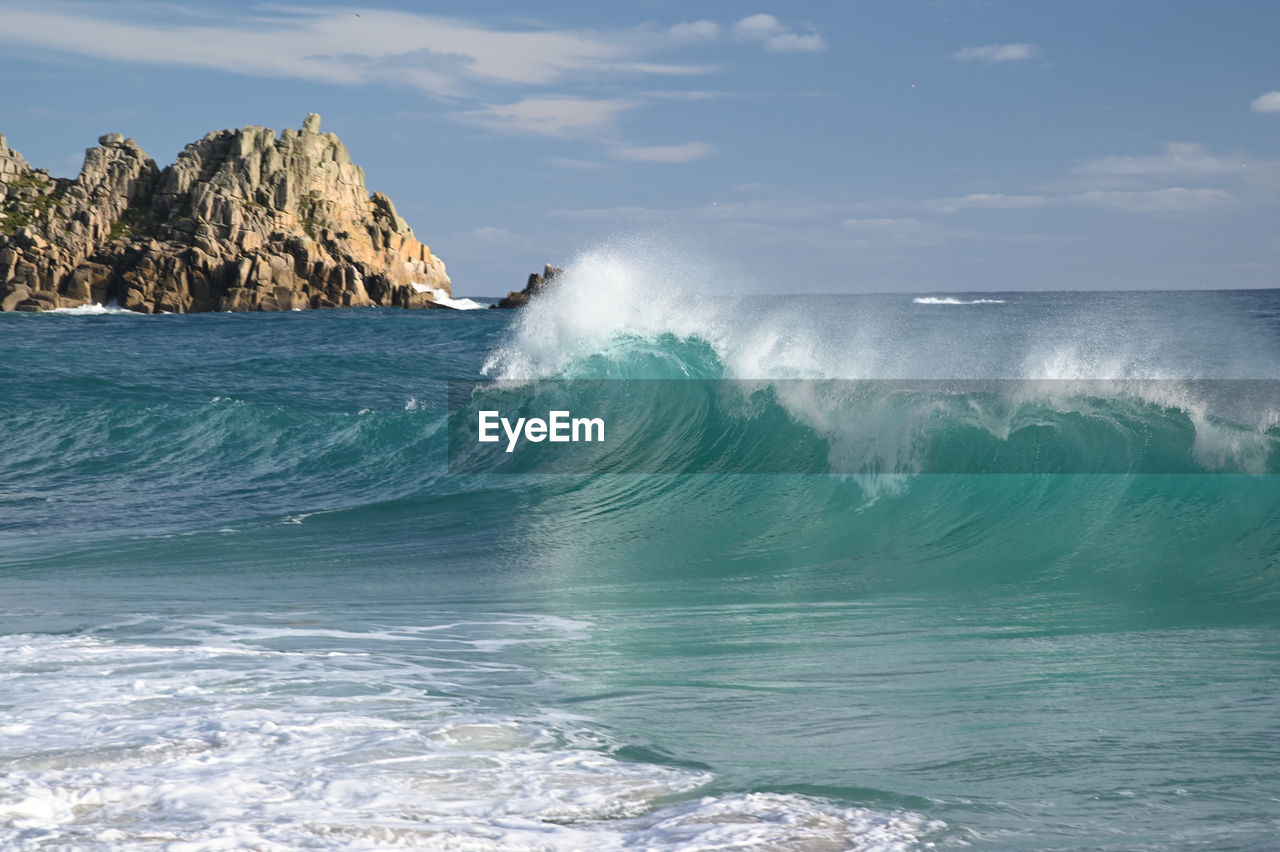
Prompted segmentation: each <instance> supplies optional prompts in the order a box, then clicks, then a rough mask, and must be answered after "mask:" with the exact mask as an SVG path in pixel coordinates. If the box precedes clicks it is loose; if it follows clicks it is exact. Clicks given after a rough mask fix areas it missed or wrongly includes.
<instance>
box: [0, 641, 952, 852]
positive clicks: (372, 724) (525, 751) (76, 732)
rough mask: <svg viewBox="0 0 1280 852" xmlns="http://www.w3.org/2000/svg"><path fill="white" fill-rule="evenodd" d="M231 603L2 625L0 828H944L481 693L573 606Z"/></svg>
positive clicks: (178, 834) (140, 841)
mask: <svg viewBox="0 0 1280 852" xmlns="http://www.w3.org/2000/svg"><path fill="white" fill-rule="evenodd" d="M245 620H246V619H245V618H244V617H243V616H238V617H235V618H232V619H226V620H222V619H216V618H206V619H193V620H188V621H186V622H184V623H179V622H173V621H166V622H163V623H154V622H153V623H147V622H145V621H140V623H139V624H138V625H128V624H125V625H118V626H116V627H115V628H113V629H111V630H110V631H109V632H111V633H117V634H119V633H126V634H127V633H129V632H130V631H131V629H132V628H133V627H134V626H138V627H140V628H141V632H142V633H143V634H145V635H147V636H148V637H149V638H147V639H145V640H129V639H122V638H101V637H95V636H84V635H72V636H55V635H10V636H5V637H3V639H0V661H3V669H2V670H3V674H0V683H2V684H3V690H4V693H5V694H6V695H7V696H10V697H11V698H10V700H9V706H8V708H7V712H6V714H5V717H4V724H3V727H2V728H0V733H3V740H2V741H0V743H2V744H0V845H3V846H4V848H6V849H23V850H38V849H53V848H69V847H74V848H76V849H102V850H106V849H115V848H124V847H136V846H139V845H148V844H151V845H154V844H162V845H164V846H165V847H166V848H170V849H181V850H206V849H207V850H213V849H226V848H254V849H272V850H274V849H296V848H312V849H316V848H319V849H346V848H418V849H421V848H430V849H439V848H465V849H486V850H505V849H564V850H571V849H586V848H591V849H630V848H637V847H640V848H646V849H664V850H703V849H729V848H742V849H745V848H765V847H767V848H777V849H793V848H794V849H816V848H841V849H844V848H853V849H859V848H861V849H886V850H888V849H910V848H915V847H916V846H917V845H918V843H919V841H921V840H922V839H923V838H925V837H929V836H932V835H936V834H937V833H938V832H940V831H942V830H943V828H944V826H943V825H942V823H939V822H936V821H931V820H927V819H925V818H923V817H921V816H919V815H916V814H911V813H905V812H903V813H877V812H873V811H870V810H866V809H861V808H847V807H839V806H836V805H834V804H832V803H828V802H825V801H823V800H820V799H814V798H809V797H804V796H796V795H782V794H754V793H740V794H722V795H703V796H698V795H697V794H698V792H699V791H700V790H704V789H706V788H707V786H708V785H709V784H711V783H712V781H713V780H714V778H713V776H712V774H711V773H709V772H706V771H701V770H697V769H689V768H683V767H678V766H667V765H660V764H655V763H646V762H637V761H634V760H623V759H620V758H619V757H617V756H616V753H617V751H618V744H617V743H615V742H614V741H613V740H612V738H611V736H610V735H609V734H608V733H607V732H605V731H602V730H600V729H598V728H596V727H594V726H593V725H592V724H591V722H590V720H589V719H586V718H584V717H579V716H571V715H566V714H564V713H562V712H556V711H550V710H545V709H539V708H538V707H537V706H536V703H535V702H527V703H525V704H524V706H523V707H521V708H520V709H518V710H516V712H512V711H513V710H515V709H516V708H510V707H509V708H505V709H504V708H503V707H502V706H500V705H501V704H502V702H495V701H493V700H492V699H491V698H489V697H487V693H488V690H487V689H486V686H488V685H490V682H491V679H492V678H493V677H494V676H495V673H500V672H503V671H505V672H506V676H507V677H508V679H510V680H511V681H513V682H520V681H522V680H523V681H527V682H528V687H527V689H528V690H529V691H530V692H531V693H534V694H536V692H537V690H538V689H539V685H538V683H539V680H540V678H541V677H542V675H539V674H537V673H535V672H531V671H527V670H523V669H521V667H520V666H519V665H518V664H514V663H512V662H510V661H509V660H508V654H507V653H506V652H508V651H509V649H510V648H511V647H512V646H513V645H521V644H528V643H547V642H558V641H573V640H574V639H575V638H576V637H580V636H581V635H582V633H583V631H584V630H589V629H590V625H588V624H586V623H584V622H577V621H568V620H564V619H556V618H549V617H539V616H511V615H495V616H492V617H482V618H480V619H471V620H467V619H458V618H451V619H450V620H448V621H445V622H442V623H439V624H429V625H425V626H423V625H384V626H380V627H377V628H374V627H370V628H369V629H365V630H359V629H345V630H337V629H329V628H324V627H313V628H308V627H303V626H296V627H290V626H285V625H278V624H277V625H272V624H259V625H257V626H246V625H245ZM157 627H158V628H159V634H160V635H159V636H157V635H156V630H157ZM415 647H417V648H418V651H417V652H416V653H415V652H414V651H412V650H411V649H413V648H415ZM406 650H408V651H409V653H407V654H406ZM414 659H416V660H417V662H416V663H408V662H407V660H414Z"/></svg>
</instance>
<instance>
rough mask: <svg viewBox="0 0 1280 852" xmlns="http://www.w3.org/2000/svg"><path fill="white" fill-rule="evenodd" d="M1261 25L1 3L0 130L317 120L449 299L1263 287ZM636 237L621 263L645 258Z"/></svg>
mask: <svg viewBox="0 0 1280 852" xmlns="http://www.w3.org/2000/svg"><path fill="white" fill-rule="evenodd" d="M1278 34H1280V3H1275V2H1274V0H1255V1H1254V2H1232V0H1223V2H1218V3H1207V2H1184V0H1158V1H1157V0H1105V2H1104V1H1103V0H1070V2H1067V0H1063V2H1049V1H1048V0H1044V2H1031V0H845V1H844V2H821V3H819V2H791V3H787V4H778V5H770V4H769V3H768V2H762V3H758V4H757V3H751V4H743V3H730V2H682V3H675V2H665V0H637V2H631V3H600V2H571V1H570V0H565V1H564V2H544V3H538V4H531V3H487V4H478V3H474V2H472V3H463V2H439V3H407V2H370V3H367V4H343V5H332V4H328V3H324V2H317V0H309V2H305V3H302V4H298V5H294V4H292V3H288V2H285V3H271V4H262V3H240V2H225V3H222V4H220V6H219V7H218V8H217V10H216V11H214V7H213V5H212V4H208V3H198V4H196V3H185V2H167V3H155V4H148V3H128V2H124V3H74V2H73V3H59V2H41V3H27V2H7V0H0V75H2V77H0V79H3V81H4V86H3V96H0V133H4V134H5V135H6V136H7V137H8V140H9V143H10V145H11V146H13V147H15V148H17V149H18V150H20V151H22V152H23V153H24V154H25V155H26V157H27V159H28V160H29V161H31V162H32V163H33V164H35V165H37V166H40V167H44V168H47V169H49V170H50V171H51V172H53V173H54V174H56V175H63V176H72V175H74V174H75V173H76V172H77V171H78V170H79V166H80V163H81V161H82V159H83V150H84V148H85V147H86V146H88V145H91V144H93V143H94V141H95V140H96V138H97V137H98V136H99V135H100V134H102V133H106V132H116V131H118V132H122V133H125V134H126V135H129V136H132V137H134V138H135V139H137V140H138V143H139V144H140V145H142V147H143V148H145V149H146V150H147V152H148V153H149V154H151V156H153V157H155V159H156V160H157V162H159V163H160V164H161V165H164V164H166V163H168V162H171V161H172V160H173V158H174V157H175V155H176V154H177V152H178V151H179V150H180V149H181V148H182V146H183V145H184V144H185V143H186V142H188V141H191V140H193V139H196V138H199V137H200V136H202V135H203V134H204V133H205V132H207V131H210V130H216V129H221V128H224V127H236V126H243V125H247V124H263V125H266V126H268V127H272V128H275V129H276V130H277V131H278V130H281V129H283V128H285V127H298V126H300V125H301V122H302V119H303V117H304V116H305V114H306V113H308V112H319V113H321V114H322V115H323V116H324V129H325V130H330V131H334V132H336V133H338V134H339V135H340V136H341V137H342V139H343V141H344V142H346V143H347V145H348V147H349V148H350V149H351V151H352V156H353V159H355V161H356V162H358V163H360V164H361V165H363V166H364V167H365V169H366V172H367V174H368V184H369V187H370V189H374V190H381V191H383V192H386V193H387V194H388V195H390V196H391V197H392V199H394V200H395V202H396V204H397V205H398V207H399V209H400V212H401V213H402V214H403V215H404V216H405V218H406V219H407V220H408V221H409V223H410V224H411V225H412V226H413V227H414V230H415V232H416V233H417V235H418V236H419V237H420V238H421V239H423V240H424V241H425V242H427V243H428V244H430V245H431V246H432V248H433V250H434V251H435V252H436V253H437V254H439V255H440V256H441V257H442V258H443V259H444V260H445V262H446V264H447V265H448V268H449V272H450V275H451V277H452V278H453V281H454V290H455V292H456V293H458V294H461V295H492V294H498V293H502V292H505V291H506V290H508V289H512V288H518V287H519V286H520V285H521V284H522V283H523V278H524V277H525V276H526V275H527V273H528V272H530V271H532V270H534V269H537V268H540V267H541V264H542V263H543V262H545V261H551V262H561V261H565V260H567V259H569V258H571V257H572V256H573V255H574V254H576V253H578V252H580V251H582V250H585V249H590V248H593V247H596V246H598V245H600V244H601V243H608V242H611V241H618V240H619V239H620V238H626V240H627V242H628V244H629V245H632V246H634V245H637V244H639V245H649V246H652V247H653V251H654V262H667V261H666V260H665V259H666V257H667V253H666V252H665V251H664V246H667V245H672V246H677V247H678V248H679V250H680V252H681V253H683V254H684V255H685V256H689V255H690V254H692V255H694V256H697V257H700V258H705V259H707V261H708V263H709V264H710V265H711V266H713V267H714V268H717V269H720V270H721V271H722V272H721V279H722V280H721V281H720V284H719V286H723V287H724V288H726V289H737V290H749V291H760V292H887V291H911V292H943V291H973V290H1016V289H1095V288H1100V289H1125V288H1189V287H1190V288H1199V287H1210V288H1224V287H1271V286H1280V275H1278V274H1277V273H1278V272H1280V229H1278V228H1277V227H1276V225H1277V222H1278V220H1277V215H1276V214H1277V212H1280V144H1278V142H1280V51H1277V50H1276V37H1277V35H1278ZM637 235H639V236H640V237H641V239H640V240H639V241H637V240H636V239H634V238H635V237H636V236H637Z"/></svg>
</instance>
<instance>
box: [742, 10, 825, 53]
mask: <svg viewBox="0 0 1280 852" xmlns="http://www.w3.org/2000/svg"><path fill="white" fill-rule="evenodd" d="M731 33H732V35H733V37H734V39H736V40H737V41H743V42H754V43H759V44H762V45H764V49H765V50H767V51H769V52H771V53H813V52H816V51H820V50H826V49H827V41H826V39H824V38H823V37H822V36H821V35H819V34H818V33H816V32H809V33H797V32H795V31H794V30H793V29H792V28H791V27H789V26H787V25H786V24H784V23H782V21H780V20H778V19H777V18H775V17H774V16H773V15H766V14H759V15H750V16H748V17H746V18H743V19H742V20H740V21H738V22H737V23H736V24H734V25H733V29H732V30H731Z"/></svg>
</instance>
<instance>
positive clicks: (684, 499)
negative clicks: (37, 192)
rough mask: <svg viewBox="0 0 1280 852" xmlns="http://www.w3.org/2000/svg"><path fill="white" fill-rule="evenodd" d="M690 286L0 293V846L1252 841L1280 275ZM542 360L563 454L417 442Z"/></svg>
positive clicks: (1276, 759) (1274, 820) (619, 268)
mask: <svg viewBox="0 0 1280 852" xmlns="http://www.w3.org/2000/svg"><path fill="white" fill-rule="evenodd" d="M693 266H696V264H694V265H693ZM693 266H690V267H687V268H686V267H685V266H682V265H681V264H677V263H660V264H655V263H654V262H652V259H651V258H646V257H644V256H642V255H639V254H637V253H635V252H629V251H625V250H620V249H615V248H611V247H604V248H600V249H596V250H592V251H587V252H584V253H583V254H582V255H581V256H580V257H578V258H577V259H576V260H574V261H573V262H572V263H570V264H568V268H567V270H566V272H565V274H564V276H563V277H562V279H560V281H559V282H558V283H557V284H556V285H555V286H554V287H553V288H551V289H550V290H549V291H547V292H544V293H543V294H541V295H540V296H538V298H537V299H535V300H534V303H533V304H532V305H531V306H530V307H528V308H526V309H523V310H521V311H503V310H458V311H443V310H441V311H401V310H395V309H352V310H333V311H306V312H292V313H262V314H217V313H214V314H199V315H171V316H170V315H163V316H144V315H138V314H132V313H129V312H126V311H122V310H119V309H115V308H112V307H110V306H106V307H102V306H96V307H92V308H81V309H75V310H70V311H59V312H51V313H43V314H0V365H3V366H2V368H0V848H4V849H7V850H54V849H56V850H63V849H74V850H82V849H83V850H115V849H164V850H175V851H177V852H184V851H185V850H241V849H246V850H295V849H430V850H435V849H450V850H454V849H458V850H543V849H547V850H672V852H674V850H844V849H854V850H915V849H949V848H973V849H984V850H985V849H995V850H1006V849H1007V850H1085V849H1087V850H1215V852H1222V851H1223V850H1267V849H1276V848H1280V476H1277V475H1276V474H1277V472H1280V393H1277V388H1278V387H1280V291H1276V290H1253V291H1212V290H1204V291H1194V292H1119V291H1112V292H1105V291H1095V292H1032V291H1028V292H1004V293H970V294H962V293H949V292H945V291H940V292H927V293H908V294H878V295H870V294H843V295H794V296H789V295H784V294H776V293H775V294H767V295H744V294H742V293H740V292H738V289H737V287H736V286H735V285H734V282H733V281H724V280H722V281H719V282H718V281H717V280H716V275H715V271H714V270H713V269H711V270H709V269H707V268H705V267H698V268H696V269H695V268H693ZM851 286H852V285H850V284H848V282H834V283H831V284H828V285H826V286H825V289H833V290H836V289H849V288H850V287H851ZM811 289H814V290H822V289H824V286H823V285H822V284H821V283H817V284H815V285H814V286H813V287H812V288H811ZM458 305H459V306H461V307H472V306H473V305H474V306H478V307H483V306H484V305H483V304H482V303H475V302H472V303H465V302H463V301H462V300H459V302H458ZM655 379H657V380H662V381H657V382H654V381H645V380H655ZM580 380H590V381H593V382H609V383H620V384H616V385H611V386H614V387H616V386H621V387H626V388H627V389H628V390H627V393H626V394H624V397H625V399H626V402H625V405H627V406H630V407H629V408H625V409H621V410H620V409H615V410H613V411H612V413H611V418H612V419H610V420H609V429H610V430H611V433H612V432H618V434H626V435H630V436H631V439H630V440H627V441H620V442H615V443H614V444H612V445H610V446H609V447H608V452H607V453H604V454H603V455H600V456H598V457H592V458H597V460H598V461H599V467H598V469H597V468H592V467H591V465H589V464H584V465H582V466H580V467H579V468H578V469H575V470H573V471H570V472H567V473H566V472H545V471H543V470H541V469H540V468H537V467H533V468H529V469H524V468H519V467H518V466H517V467H511V466H510V464H509V463H508V462H507V461H506V460H505V459H499V460H498V461H497V462H494V463H493V467H492V468H490V467H484V466H483V465H481V466H477V465H468V464H465V463H463V462H466V460H467V458H468V457H467V456H466V453H465V452H462V454H461V455H460V454H459V450H460V448H458V447H456V446H453V447H451V446H450V443H451V441H452V442H455V443H456V441H458V440H462V439H461V438H458V436H457V435H455V434H454V433H452V432H451V431H450V428H449V418H450V411H451V402H450V388H451V387H454V386H456V385H458V384H459V383H462V384H464V385H465V384H466V383H471V384H473V385H475V387H476V388H478V389H479V390H475V391H473V392H480V393H483V392H484V386H485V383H501V382H510V383H514V384H515V385H516V386H517V387H518V388H527V389H531V390H530V392H536V391H537V389H538V388H539V387H541V386H545V385H547V384H549V383H553V382H566V381H570V382H571V381H580ZM683 381H696V382H697V383H699V386H706V387H719V388H720V389H721V390H720V391H717V393H721V392H723V393H727V394H738V395H739V397H741V400H742V402H743V404H742V405H738V406H736V407H735V406H732V405H727V404H717V405H696V404H690V405H687V406H683V407H679V406H677V407H675V408H673V407H672V406H670V405H666V404H665V403H664V400H666V399H668V398H669V394H670V388H671V386H672V383H674V382H683ZM922 382H923V383H924V384H921V383H922ZM948 382H959V383H961V384H955V385H948V384H947V383H948ZM964 382H971V383H974V382H976V383H977V384H970V385H968V386H966V385H964V384H963V383H964ZM984 383H985V384H984ZM680 387H685V386H683V385H682V386H680ZM689 387H692V385H690V386H689ZM966 388H968V389H966ZM506 392H507V393H512V392H514V391H506ZM677 409H678V410H677ZM646 417H648V418H651V419H652V418H654V417H660V418H662V424H661V425H662V428H661V429H660V430H657V431H656V432H654V433H652V434H657V435H659V436H660V439H655V440H653V441H649V442H648V443H646V441H645V440H642V437H643V435H644V434H650V433H642V432H638V431H634V430H632V428H631V427H632V426H633V425H634V424H640V423H642V422H645V419H646ZM618 430H621V431H620V432H619V431H618ZM628 430H630V431H628ZM725 435H732V436H735V437H734V440H730V441H726V440H725V437H724V436H725ZM739 439H740V440H739ZM744 441H745V443H743V442H744ZM797 445H799V446H802V447H804V448H805V455H804V465H803V466H802V467H801V466H797V467H795V468H794V469H793V468H791V467H790V466H789V462H788V460H787V458H788V457H786V456H785V454H784V456H783V457H782V460H781V461H780V462H779V463H778V464H776V465H773V466H769V465H764V466H763V467H761V466H759V465H756V466H752V465H750V464H748V465H746V466H745V467H744V466H742V465H743V464H744V463H745V462H748V461H751V462H756V461H759V460H761V459H769V458H772V457H771V456H770V453H771V451H772V448H775V447H776V448H786V447H794V446H797ZM744 447H745V450H744V449H743V448H744ZM1006 447H1016V449H1017V452H1016V453H1015V454H1014V455H1012V456H1009V455H1008V454H1005V455H1002V452H1003V449H1002V448H1006ZM549 448H550V445H549V444H548V445H543V447H542V449H543V451H544V452H549V451H550V449H549ZM975 448H976V449H975ZM461 449H462V450H464V451H465V449H466V448H461ZM1009 452H1012V450H1010V451H1009ZM726 453H727V455H726ZM513 455H515V454H513ZM634 458H642V459H643V464H631V463H630V461H631V460H633V459H634ZM956 458H959V459H960V460H961V463H954V464H953V463H950V461H954V459H956ZM718 459H727V460H728V461H726V462H724V463H723V464H721V463H719V462H718V461H717V460H718ZM815 459H816V462H815ZM993 459H995V460H996V461H999V460H1001V459H1004V460H1005V461H1006V462H1008V463H1007V464H1003V465H996V466H995V467H988V466H987V464H988V462H990V461H991V460H993ZM1010 459H1012V461H1009V460H1010ZM824 460H825V461H824ZM949 460H950V461H949ZM828 462H829V464H830V467H829V469H827V468H823V467H822V465H823V464H826V463H828ZM815 463H816V464H817V466H818V469H816V470H815V469H814V465H815ZM485 464H488V462H485ZM504 465H505V466H504ZM762 470H764V471H765V472H761V471H762Z"/></svg>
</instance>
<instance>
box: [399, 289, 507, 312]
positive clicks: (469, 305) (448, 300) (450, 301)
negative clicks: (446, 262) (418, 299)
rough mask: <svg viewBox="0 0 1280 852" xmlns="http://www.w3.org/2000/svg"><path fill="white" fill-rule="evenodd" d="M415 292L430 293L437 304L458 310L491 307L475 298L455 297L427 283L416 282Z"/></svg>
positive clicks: (476, 309)
mask: <svg viewBox="0 0 1280 852" xmlns="http://www.w3.org/2000/svg"><path fill="white" fill-rule="evenodd" d="M413 292H415V293H430V294H431V298H432V299H433V300H434V301H435V302H436V303H437V304H440V305H444V306H445V307H448V308H453V309H454V310H457V311H478V310H486V309H487V308H488V307H489V306H488V305H483V304H481V303H480V302H477V301H475V300H474V299H455V298H453V297H452V296H450V295H449V294H448V293H447V292H446V291H444V290H437V289H435V288H433V287H428V286H427V285H426V284H414V285H413Z"/></svg>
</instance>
